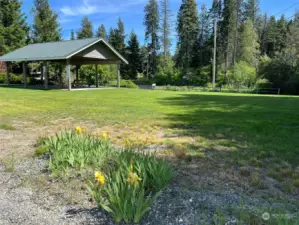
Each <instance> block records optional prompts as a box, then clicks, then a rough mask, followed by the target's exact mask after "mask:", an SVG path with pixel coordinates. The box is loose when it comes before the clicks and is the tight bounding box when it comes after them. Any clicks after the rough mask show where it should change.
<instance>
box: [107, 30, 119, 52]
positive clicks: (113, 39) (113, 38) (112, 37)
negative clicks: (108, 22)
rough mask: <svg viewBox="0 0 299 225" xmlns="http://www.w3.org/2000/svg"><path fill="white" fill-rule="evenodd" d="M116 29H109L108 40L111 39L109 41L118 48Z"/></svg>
mask: <svg viewBox="0 0 299 225" xmlns="http://www.w3.org/2000/svg"><path fill="white" fill-rule="evenodd" d="M115 30H116V29H114V28H112V27H111V28H110V30H109V37H108V41H109V43H110V44H111V45H112V46H113V47H114V48H116V46H117V38H116V31H115Z"/></svg>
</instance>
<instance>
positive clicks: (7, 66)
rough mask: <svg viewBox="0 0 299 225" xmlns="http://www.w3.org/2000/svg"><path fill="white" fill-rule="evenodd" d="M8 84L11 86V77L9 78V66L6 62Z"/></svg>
mask: <svg viewBox="0 0 299 225" xmlns="http://www.w3.org/2000/svg"><path fill="white" fill-rule="evenodd" d="M6 84H7V85H9V84H10V76H9V65H8V62H6Z"/></svg>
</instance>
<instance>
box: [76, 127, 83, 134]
mask: <svg viewBox="0 0 299 225" xmlns="http://www.w3.org/2000/svg"><path fill="white" fill-rule="evenodd" d="M75 131H76V133H77V134H82V132H83V130H82V127H76V129H75Z"/></svg>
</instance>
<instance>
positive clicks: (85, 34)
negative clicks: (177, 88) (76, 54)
mask: <svg viewBox="0 0 299 225" xmlns="http://www.w3.org/2000/svg"><path fill="white" fill-rule="evenodd" d="M92 37H93V27H92V22H91V21H90V20H89V19H88V17H87V16H84V18H83V19H82V21H81V28H80V30H79V31H78V32H77V38H78V39H84V38H92Z"/></svg>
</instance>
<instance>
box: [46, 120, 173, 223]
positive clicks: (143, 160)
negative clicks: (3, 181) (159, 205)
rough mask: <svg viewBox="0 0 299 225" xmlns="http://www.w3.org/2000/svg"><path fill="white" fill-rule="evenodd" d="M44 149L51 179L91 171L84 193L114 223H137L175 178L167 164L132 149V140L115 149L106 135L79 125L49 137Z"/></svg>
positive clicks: (153, 156)
mask: <svg viewBox="0 0 299 225" xmlns="http://www.w3.org/2000/svg"><path fill="white" fill-rule="evenodd" d="M44 146H45V147H46V148H47V149H48V150H49V154H50V157H49V158H50V159H49V164H48V165H49V169H50V171H51V172H52V174H53V175H54V176H56V177H60V176H61V177H64V178H65V177H66V176H68V175H69V174H72V175H74V173H75V174H76V173H77V172H78V174H80V175H82V174H83V176H84V174H86V171H89V172H92V176H91V177H90V179H89V183H88V184H87V190H88V192H89V193H90V195H91V197H92V198H93V199H94V200H95V201H96V203H97V205H98V206H99V207H101V208H102V209H104V210H105V211H107V212H108V213H109V214H110V215H111V216H112V217H113V218H114V220H115V221H116V222H121V221H123V222H126V223H130V222H134V223H138V222H139V221H140V220H141V218H142V217H143V216H144V215H145V214H146V213H147V212H148V211H149V210H150V206H151V205H152V203H153V201H154V200H155V198H156V197H157V196H158V195H159V193H160V192H161V190H162V189H163V188H165V187H166V186H167V184H168V183H169V182H170V181H171V179H172V178H173V177H174V173H173V168H172V166H171V165H170V164H169V163H167V162H166V161H165V160H160V159H157V158H156V156H155V155H151V154H146V153H141V152H139V151H136V150H133V149H132V148H133V147H132V142H131V140H130V141H129V140H128V141H127V146H126V148H124V149H116V147H115V146H113V145H112V143H111V142H110V141H109V139H108V134H107V133H103V134H101V136H100V137H99V136H97V137H96V136H94V135H91V134H89V133H88V132H87V131H86V130H85V129H84V128H82V127H79V126H78V127H76V128H75V129H74V130H72V131H64V132H61V133H59V134H57V135H56V136H51V137H49V138H48V139H47V140H45V142H44ZM134 149H135V148H134ZM95 168H96V169H95ZM88 174H90V173H88ZM70 178H71V177H70ZM72 179H73V177H72ZM124 209H126V210H124Z"/></svg>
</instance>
